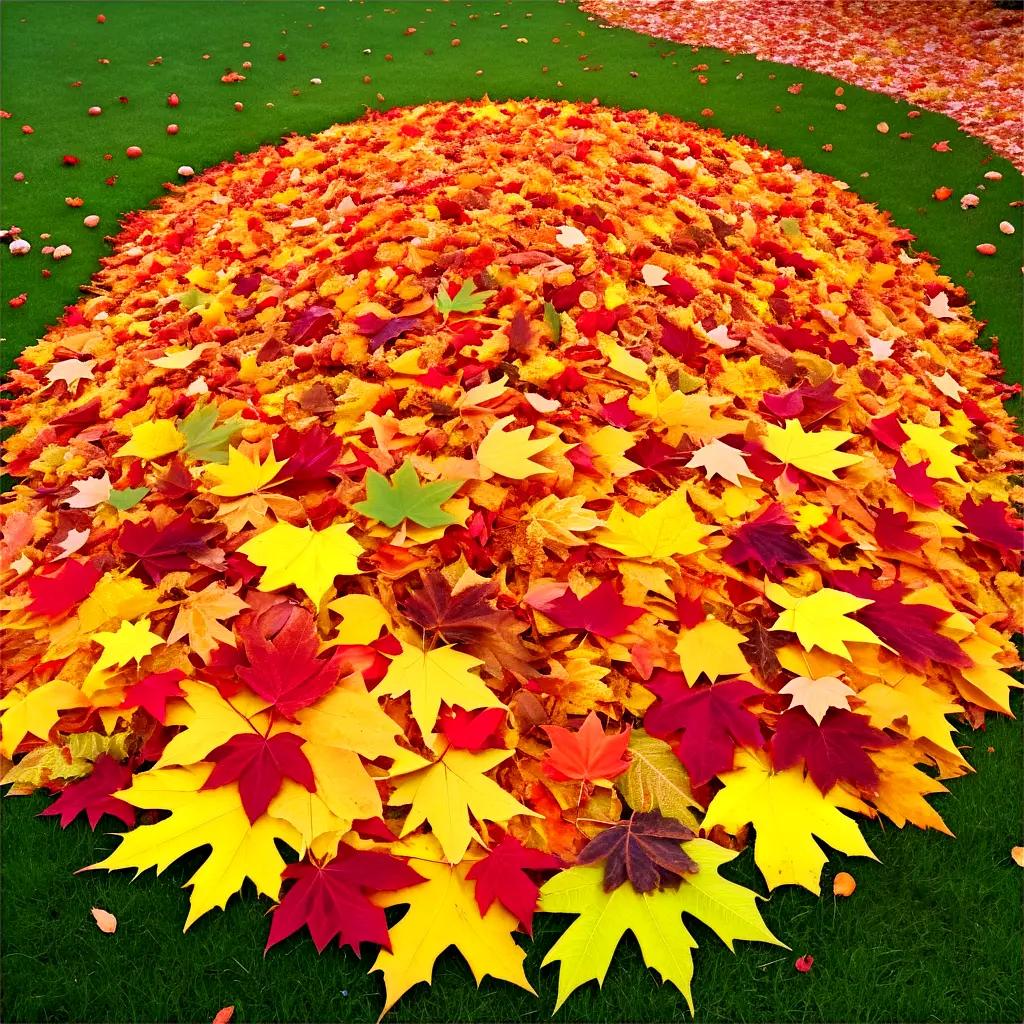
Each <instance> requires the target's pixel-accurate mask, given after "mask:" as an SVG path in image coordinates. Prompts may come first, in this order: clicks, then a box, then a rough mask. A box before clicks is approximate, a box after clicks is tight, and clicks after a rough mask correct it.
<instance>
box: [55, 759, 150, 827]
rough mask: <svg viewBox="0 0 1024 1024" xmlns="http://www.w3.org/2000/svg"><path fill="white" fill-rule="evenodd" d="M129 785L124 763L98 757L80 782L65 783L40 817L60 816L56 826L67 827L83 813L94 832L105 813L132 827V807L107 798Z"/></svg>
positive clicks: (127, 772)
mask: <svg viewBox="0 0 1024 1024" xmlns="http://www.w3.org/2000/svg"><path fill="white" fill-rule="evenodd" d="M131 784H132V770H131V768H129V767H128V765H126V764H121V763H120V761H115V760H114V759H113V758H112V757H111V756H110V755H109V754H100V756H99V757H97V758H96V760H95V762H94V763H93V766H92V772H91V773H90V774H89V775H87V776H86V777H85V778H84V779H76V780H75V781H74V782H70V783H68V785H67V786H66V787H65V788H64V791H63V792H62V793H61V794H60V796H58V797H57V799H56V800H54V802H53V803H52V804H50V806H49V807H47V808H46V809H45V810H43V811H40V817H48V816H50V815H57V814H59V815H60V827H61V828H67V827H68V825H70V824H71V822H72V821H74V820H75V818H77V817H78V815H79V814H82V813H83V812H84V813H85V816H86V817H87V818H88V819H89V828H91V829H95V828H96V826H97V825H98V824H99V821H100V818H102V817H103V815H104V814H109V815H111V816H112V817H114V818H117V819H118V820H120V821H123V822H124V823H125V825H127V826H128V827H129V828H131V827H132V826H133V825H134V824H135V808H134V807H132V805H131V804H128V803H125V802H124V801H123V800H118V799H117V797H115V796H111V794H112V793H117V792H119V791H120V790H122V789H127V788H128V787H129V786H130V785H131Z"/></svg>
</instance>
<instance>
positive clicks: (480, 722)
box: [438, 708, 507, 750]
mask: <svg viewBox="0 0 1024 1024" xmlns="http://www.w3.org/2000/svg"><path fill="white" fill-rule="evenodd" d="M506 718H507V710H506V709H505V708H485V709H484V710H483V711H477V712H471V711H464V710H463V709H462V708H454V709H452V710H450V711H449V712H447V714H442V715H441V716H440V717H439V718H438V722H440V724H441V732H442V733H443V734H444V738H445V739H446V740H447V741H448V742H449V743H450V744H451V745H452V746H453V747H457V748H458V749H459V750H484V749H486V748H488V747H494V748H502V749H504V746H505V744H504V742H503V740H502V738H501V737H500V736H499V735H498V733H499V730H500V729H501V727H502V726H503V725H504V724H505V720H506Z"/></svg>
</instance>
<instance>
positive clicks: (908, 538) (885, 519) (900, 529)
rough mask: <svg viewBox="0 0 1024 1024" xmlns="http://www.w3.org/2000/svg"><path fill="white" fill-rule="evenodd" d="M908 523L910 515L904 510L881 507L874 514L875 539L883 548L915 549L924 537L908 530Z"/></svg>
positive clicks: (897, 549) (922, 541)
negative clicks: (898, 510)
mask: <svg viewBox="0 0 1024 1024" xmlns="http://www.w3.org/2000/svg"><path fill="white" fill-rule="evenodd" d="M909 523H910V516H908V515H907V513H906V512H896V511H894V510H893V509H891V508H881V509H879V510H878V513H877V515H876V516H875V540H877V541H878V543H879V545H880V546H881V547H883V548H892V549H893V550H895V551H916V550H917V549H918V548H919V547H920V546H921V545H922V544H923V543H924V537H919V536H918V535H917V534H916V533H913V532H911V531H910V530H908V529H907V526H908V525H909Z"/></svg>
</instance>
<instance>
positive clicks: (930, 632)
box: [832, 572, 971, 668]
mask: <svg viewBox="0 0 1024 1024" xmlns="http://www.w3.org/2000/svg"><path fill="white" fill-rule="evenodd" d="M832 581H833V582H834V583H835V584H836V586H837V587H838V588H839V589H840V590H845V591H846V592H847V593H848V594H853V595H854V597H861V598H865V599H866V600H869V601H872V602H873V603H872V604H870V605H868V606H867V607H866V608H862V609H860V611H858V612H856V613H855V614H854V618H855V619H857V620H858V621H859V622H863V623H864V625H865V626H867V627H868V629H870V630H872V631H873V632H874V633H875V635H876V636H877V637H878V638H879V639H880V640H881V641H882V642H883V643H886V644H888V645H889V646H890V647H891V648H892V649H893V650H894V651H897V652H898V653H899V654H901V655H902V656H903V657H904V658H906V659H907V661H909V662H910V663H911V664H913V665H919V666H922V667H924V666H927V664H928V662H929V660H930V661H937V662H940V663H941V664H943V665H955V666H957V667H958V668H965V667H967V666H968V665H970V664H971V659H970V658H969V657H968V656H967V655H966V654H964V652H963V651H962V650H961V649H960V645H959V644H958V643H957V642H956V641H955V640H951V639H950V638H949V637H948V636H942V634H940V633H938V632H937V629H938V627H939V625H941V624H942V623H943V622H945V621H946V619H948V618H949V616H950V613H949V612H947V611H944V610H943V609H942V608H933V607H932V606H931V605H927V604H904V603H903V600H902V599H903V597H904V595H906V594H907V593H908V590H907V588H906V587H905V586H904V585H903V584H902V583H893V584H891V585H890V586H888V587H885V588H883V589H875V587H874V585H873V583H872V581H871V577H870V576H867V575H865V574H863V573H854V572H837V573H833V574H832Z"/></svg>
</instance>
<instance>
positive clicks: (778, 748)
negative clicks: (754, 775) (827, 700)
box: [770, 708, 895, 793]
mask: <svg viewBox="0 0 1024 1024" xmlns="http://www.w3.org/2000/svg"><path fill="white" fill-rule="evenodd" d="M894 742H895V741H894V740H893V739H892V738H891V737H889V736H886V735H885V733H884V732H880V731H879V730H878V729H873V728H872V727H871V725H870V723H869V722H868V720H867V718H865V717H864V716H863V715H857V714H854V713H853V712H852V711H840V710H837V709H836V708H832V709H831V710H829V711H828V712H827V713H826V714H825V717H824V718H823V719H822V721H821V723H820V724H819V723H818V722H815V721H814V719H813V718H811V716H810V715H808V714H805V713H804V712H802V711H787V712H786V713H785V714H784V715H783V716H782V717H781V718H780V719H779V720H778V722H777V723H776V725H775V735H774V736H772V739H771V744H770V752H771V757H772V764H773V765H774V766H775V768H776V770H777V771H782V770H784V769H786V768H790V767H792V766H793V765H795V764H799V763H800V762H804V763H805V764H806V765H807V773H808V774H809V775H810V777H811V779H812V780H813V782H814V784H815V785H816V786H817V787H818V789H820V790H821V791H822V793H828V792H829V790H831V789H832V787H833V786H834V785H835V784H836V783H837V782H839V781H840V780H843V781H844V782H849V783H851V784H852V785H854V786H857V787H858V788H860V789H863V790H867V791H870V790H872V789H874V786H875V783H876V782H877V781H878V773H877V772H876V771H875V766H874V763H873V762H872V760H871V758H870V757H869V756H868V754H867V750H868V749H870V750H881V749H883V748H884V747H889V746H892V744H893V743H894Z"/></svg>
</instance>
